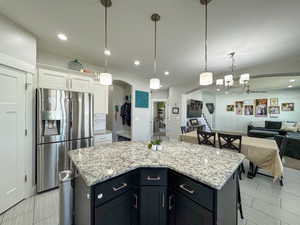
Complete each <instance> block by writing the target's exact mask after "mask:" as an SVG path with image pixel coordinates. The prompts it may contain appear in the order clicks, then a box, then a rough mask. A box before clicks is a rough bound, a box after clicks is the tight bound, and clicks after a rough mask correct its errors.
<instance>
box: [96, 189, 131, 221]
mask: <svg viewBox="0 0 300 225" xmlns="http://www.w3.org/2000/svg"><path fill="white" fill-rule="evenodd" d="M132 208H133V195H132V192H131V191H128V192H126V193H124V194H122V195H120V196H118V197H116V198H115V199H113V200H111V201H108V202H107V203H105V204H103V205H101V206H99V207H97V208H96V209H95V225H132V224H133V223H132V220H133V219H132Z"/></svg>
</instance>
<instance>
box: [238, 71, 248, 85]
mask: <svg viewBox="0 0 300 225" xmlns="http://www.w3.org/2000/svg"><path fill="white" fill-rule="evenodd" d="M249 80H250V74H249V73H244V74H241V76H240V84H247V83H248V82H249Z"/></svg>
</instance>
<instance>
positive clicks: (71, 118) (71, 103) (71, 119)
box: [70, 99, 73, 128]
mask: <svg viewBox="0 0 300 225" xmlns="http://www.w3.org/2000/svg"><path fill="white" fill-rule="evenodd" d="M72 124H73V101H72V99H70V128H71V127H72Z"/></svg>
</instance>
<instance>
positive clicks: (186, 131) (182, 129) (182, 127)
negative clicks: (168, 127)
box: [180, 126, 189, 134]
mask: <svg viewBox="0 0 300 225" xmlns="http://www.w3.org/2000/svg"><path fill="white" fill-rule="evenodd" d="M180 129H181V133H182V134H186V133H188V132H189V130H188V128H187V127H186V126H181V127H180Z"/></svg>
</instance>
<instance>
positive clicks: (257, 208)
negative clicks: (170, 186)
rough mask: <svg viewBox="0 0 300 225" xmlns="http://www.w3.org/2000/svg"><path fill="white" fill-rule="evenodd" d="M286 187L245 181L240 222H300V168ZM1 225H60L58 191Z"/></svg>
mask: <svg viewBox="0 0 300 225" xmlns="http://www.w3.org/2000/svg"><path fill="white" fill-rule="evenodd" d="M284 173H285V180H284V183H285V185H284V187H280V186H279V184H278V183H276V184H273V183H272V179H270V178H267V177H264V176H260V175H258V176H257V177H255V178H254V179H253V180H250V179H248V178H246V177H245V176H244V177H243V180H242V181H241V191H242V202H243V210H244V214H245V219H244V220H241V219H239V225H300V171H299V170H294V169H288V168H285V171H284ZM0 225H58V190H54V191H51V192H47V193H44V194H40V195H36V196H34V197H31V198H29V199H26V200H24V201H22V202H20V203H19V204H17V205H16V206H15V207H13V208H11V209H10V210H8V211H7V212H5V213H4V214H2V215H0Z"/></svg>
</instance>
